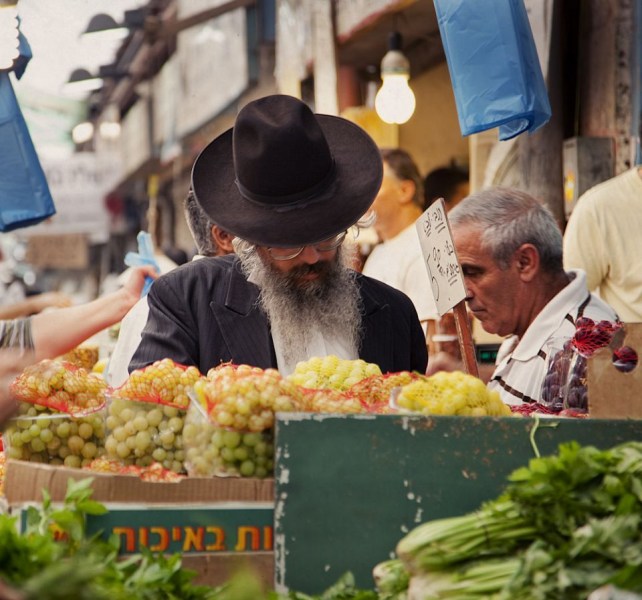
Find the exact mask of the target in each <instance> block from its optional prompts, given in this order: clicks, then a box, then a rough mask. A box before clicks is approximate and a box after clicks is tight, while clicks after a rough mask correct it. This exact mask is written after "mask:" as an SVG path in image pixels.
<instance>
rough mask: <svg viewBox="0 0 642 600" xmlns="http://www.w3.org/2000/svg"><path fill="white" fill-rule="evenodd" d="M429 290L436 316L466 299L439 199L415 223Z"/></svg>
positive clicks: (444, 213)
mask: <svg viewBox="0 0 642 600" xmlns="http://www.w3.org/2000/svg"><path fill="white" fill-rule="evenodd" d="M416 227H417V233H418V235H419V242H420V243H421V249H422V252H423V255H424V261H425V263H426V269H427V271H428V277H429V278H430V286H431V289H432V292H433V295H434V297H435V304H436V305H437V311H438V312H439V316H443V315H444V314H446V313H447V312H448V311H449V310H450V309H451V308H453V307H454V306H455V305H456V304H458V303H459V302H462V301H463V300H464V298H466V289H465V286H464V276H463V274H462V272H461V267H460V266H459V260H458V258H457V254H456V253H455V244H454V243H453V238H452V235H451V233H450V225H449V224H448V218H447V217H446V209H445V206H444V201H443V199H439V200H438V201H437V202H434V203H433V204H431V205H430V206H429V207H428V208H427V209H426V211H425V212H424V214H423V215H421V217H419V219H417V222H416Z"/></svg>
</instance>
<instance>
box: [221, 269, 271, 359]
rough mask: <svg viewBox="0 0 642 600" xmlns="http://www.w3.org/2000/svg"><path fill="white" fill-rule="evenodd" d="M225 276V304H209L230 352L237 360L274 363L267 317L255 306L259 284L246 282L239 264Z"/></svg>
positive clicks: (256, 304)
mask: <svg viewBox="0 0 642 600" xmlns="http://www.w3.org/2000/svg"><path fill="white" fill-rule="evenodd" d="M227 280H228V281H227V291H226V296H225V302H224V305H221V304H219V303H216V302H212V303H210V307H211V309H212V312H213V313H214V316H215V318H216V320H217V322H218V325H219V328H220V331H221V335H222V336H223V340H224V342H225V344H226V345H227V347H228V349H229V351H230V356H233V357H234V362H235V363H237V364H241V363H248V364H252V365H255V366H257V367H261V368H262V369H267V368H270V367H276V359H275V354H274V348H273V345H272V338H271V336H270V330H269V327H268V323H267V319H266V317H265V315H264V314H263V312H262V311H260V310H259V308H258V296H259V290H258V288H257V287H256V286H255V285H253V284H251V283H248V282H247V281H246V280H245V278H244V277H243V275H241V273H240V272H239V271H238V268H232V269H230V270H229V271H228V273H227Z"/></svg>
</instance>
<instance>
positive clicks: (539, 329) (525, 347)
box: [488, 269, 617, 405]
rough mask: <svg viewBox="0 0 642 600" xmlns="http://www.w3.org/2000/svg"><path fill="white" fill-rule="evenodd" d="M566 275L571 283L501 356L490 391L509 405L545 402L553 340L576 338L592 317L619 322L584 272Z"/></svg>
mask: <svg viewBox="0 0 642 600" xmlns="http://www.w3.org/2000/svg"><path fill="white" fill-rule="evenodd" d="M566 273H567V275H568V276H569V278H570V280H571V281H570V283H569V284H568V285H567V286H566V287H565V288H564V289H563V290H561V291H560V292H559V293H558V294H557V295H556V296H555V297H554V298H552V299H551V301H550V302H549V303H548V304H547V305H546V306H545V307H544V308H543V309H542V310H541V312H540V313H539V314H538V315H537V317H536V318H535V320H534V321H533V322H532V323H531V324H530V326H529V327H528V329H527V330H526V332H525V333H524V335H523V336H522V337H521V339H520V338H518V337H517V336H511V337H509V338H507V339H506V340H505V341H504V342H503V344H502V345H501V347H500V349H499V352H498V353H497V360H496V366H495V371H494V373H493V376H492V377H491V380H490V381H489V383H488V388H489V389H491V390H497V391H498V392H499V394H500V396H501V398H502V400H503V401H504V402H505V403H506V404H515V405H516V404H522V403H524V402H539V401H540V400H541V389H542V383H543V382H544V377H545V376H546V358H547V355H548V349H549V346H550V345H551V343H552V341H553V340H556V341H557V340H559V338H565V339H570V338H571V337H573V335H574V333H575V320H576V319H577V318H579V317H581V316H584V317H588V318H589V319H593V320H594V321H595V322H596V323H597V322H598V321H601V320H603V319H605V320H608V321H615V320H617V315H616V313H615V311H614V310H613V309H612V308H611V307H610V306H609V305H608V304H606V303H605V302H603V301H602V300H600V299H599V298H598V297H597V296H595V295H594V294H590V293H589V292H588V288H587V287H586V275H585V273H584V271H581V270H579V269H577V270H570V271H567V272H566Z"/></svg>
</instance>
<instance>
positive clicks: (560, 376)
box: [541, 317, 622, 413]
mask: <svg viewBox="0 0 642 600" xmlns="http://www.w3.org/2000/svg"><path fill="white" fill-rule="evenodd" d="M575 327H576V330H575V335H574V336H573V337H572V338H570V339H568V340H565V339H553V340H551V343H550V345H549V348H548V352H547V355H548V356H547V366H546V376H545V378H544V382H543V384H542V394H541V396H542V404H544V405H545V406H546V407H548V408H550V409H551V410H553V411H555V412H559V411H563V410H570V411H577V412H579V413H586V411H587V410H588V393H587V388H586V381H587V368H588V364H587V360H588V359H589V358H590V357H591V356H592V355H593V353H594V352H595V351H596V350H598V349H600V348H604V347H606V346H608V345H609V344H610V343H611V342H612V340H613V339H614V336H615V334H616V333H617V332H618V331H620V330H621V329H622V325H621V324H620V323H612V322H610V321H599V322H598V323H595V322H594V321H593V320H592V319H588V318H586V317H581V318H579V319H578V320H577V322H576V323H575Z"/></svg>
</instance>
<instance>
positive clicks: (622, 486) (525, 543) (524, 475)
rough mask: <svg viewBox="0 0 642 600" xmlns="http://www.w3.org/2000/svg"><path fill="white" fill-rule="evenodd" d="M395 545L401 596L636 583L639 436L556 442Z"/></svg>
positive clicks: (641, 541) (503, 593)
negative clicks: (499, 483)
mask: <svg viewBox="0 0 642 600" xmlns="http://www.w3.org/2000/svg"><path fill="white" fill-rule="evenodd" d="M397 554H398V556H399V562H400V564H401V565H402V566H403V567H404V569H405V570H406V571H407V572H409V573H410V575H411V578H410V583H409V586H408V598H409V599H412V598H422V599H424V600H429V599H446V598H448V599H457V600H475V599H479V598H486V599H489V598H490V599H495V600H509V599H510V600H526V599H529V600H549V599H550V600H558V599H559V598H564V599H565V600H574V599H578V600H579V599H581V600H585V599H586V597H587V596H588V594H589V593H590V592H591V591H592V590H594V589H595V588H597V587H599V586H601V585H604V584H607V583H612V584H615V585H617V586H618V587H620V588H623V589H627V590H631V591H636V592H642V443H640V442H628V443H625V444H622V445H619V446H616V447H614V448H611V449H609V450H598V449H597V448H594V447H590V446H587V447H581V446H580V445H579V444H577V443H576V442H571V443H567V444H563V445H561V446H560V449H559V453H558V454H557V455H554V456H549V457H542V458H536V459H533V460H531V461H530V463H529V466H528V467H523V468H520V469H517V470H516V471H514V472H513V473H512V475H511V476H510V478H509V484H508V486H507V488H506V490H505V492H504V493H503V494H502V495H501V496H500V497H499V498H497V499H496V500H493V501H491V502H488V503H486V504H484V505H482V507H481V508H480V509H479V510H478V511H476V512H473V513H470V514H467V515H463V516H459V517H453V518H447V519H438V520H435V521H430V522H427V523H424V524H422V525H420V526H419V527H417V528H415V529H414V530H412V531H411V532H410V533H409V534H408V535H407V536H406V537H404V538H403V539H402V540H401V541H400V542H399V544H398V546H397ZM406 576H407V575H406Z"/></svg>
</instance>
